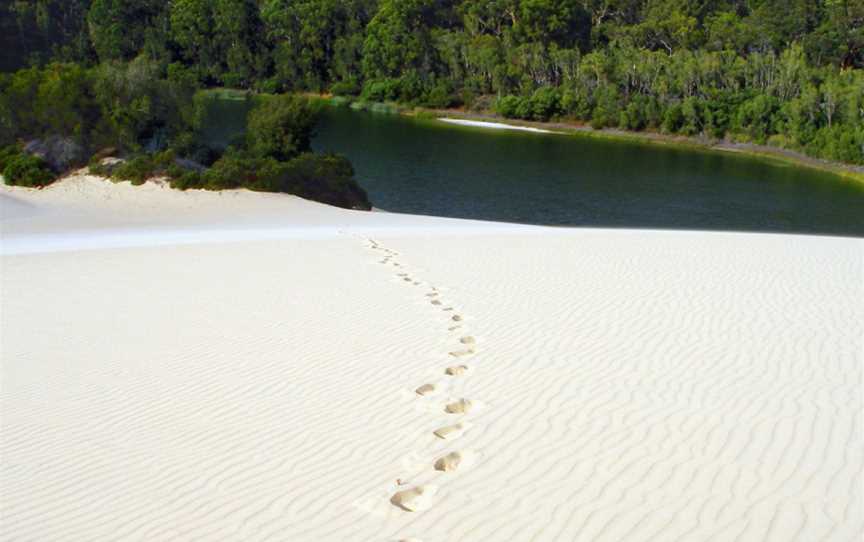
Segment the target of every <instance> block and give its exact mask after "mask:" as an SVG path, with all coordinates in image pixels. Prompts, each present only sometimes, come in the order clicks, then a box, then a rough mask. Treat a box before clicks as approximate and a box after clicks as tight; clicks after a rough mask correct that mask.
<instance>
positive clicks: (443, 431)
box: [432, 423, 468, 440]
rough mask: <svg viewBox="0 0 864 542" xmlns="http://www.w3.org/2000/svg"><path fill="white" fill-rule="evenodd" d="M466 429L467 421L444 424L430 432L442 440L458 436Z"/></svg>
mask: <svg viewBox="0 0 864 542" xmlns="http://www.w3.org/2000/svg"><path fill="white" fill-rule="evenodd" d="M467 429H468V424H467V423H456V424H453V425H445V426H444V427H439V428H438V429H436V430H435V431H433V432H432V433H433V434H434V435H435V436H436V437H438V438H440V439H444V440H451V439H454V438H458V437H460V436H461V435H462V433H464V432H465V431H466V430H467Z"/></svg>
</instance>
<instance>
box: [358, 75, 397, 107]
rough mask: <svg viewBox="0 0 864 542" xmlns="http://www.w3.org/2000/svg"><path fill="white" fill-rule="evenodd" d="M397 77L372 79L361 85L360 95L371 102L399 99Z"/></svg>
mask: <svg viewBox="0 0 864 542" xmlns="http://www.w3.org/2000/svg"><path fill="white" fill-rule="evenodd" d="M399 86H400V85H399V80H398V79H372V80H370V81H367V82H366V84H365V85H363V92H362V93H361V94H360V97H361V98H362V99H363V100H367V101H372V102H386V101H393V100H397V99H399V94H400V89H399Z"/></svg>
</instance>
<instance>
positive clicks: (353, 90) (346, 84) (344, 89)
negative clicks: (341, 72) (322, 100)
mask: <svg viewBox="0 0 864 542" xmlns="http://www.w3.org/2000/svg"><path fill="white" fill-rule="evenodd" d="M359 91H360V86H359V85H358V84H357V81H356V80H354V79H350V80H348V81H339V82H338V83H333V84H332V85H331V86H330V93H331V94H332V95H333V96H356V95H357V94H358V93H359Z"/></svg>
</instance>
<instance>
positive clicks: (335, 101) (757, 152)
mask: <svg viewBox="0 0 864 542" xmlns="http://www.w3.org/2000/svg"><path fill="white" fill-rule="evenodd" d="M300 94H302V95H304V96H308V97H312V98H317V99H320V100H323V101H325V102H326V103H327V104H328V105H330V106H334V107H341V106H346V105H347V106H352V105H353V104H363V106H362V107H354V108H355V109H359V110H368V111H376V112H386V113H391V114H398V115H401V116H405V117H417V118H433V119H437V120H443V119H452V120H460V121H475V122H482V123H488V124H500V125H505V126H514V127H521V128H525V129H530V130H527V131H534V132H538V133H551V134H558V135H573V136H582V137H594V138H601V139H610V140H617V141H631V142H638V143H648V144H653V145H666V146H675V147H680V148H685V149H692V150H700V151H706V152H721V153H734V154H738V155H741V156H747V157H750V158H757V159H763V160H769V161H774V162H780V163H783V164H787V165H794V166H798V167H804V168H808V169H812V170H816V171H821V172H824V173H831V174H834V175H837V176H838V177H841V178H842V179H846V180H851V181H853V182H856V183H859V184H861V185H864V166H856V165H853V164H846V163H843V162H834V161H831V160H825V159H822V158H815V157H812V156H808V155H806V154H804V153H801V152H798V151H794V150H791V149H783V148H780V147H773V146H770V145H757V144H754V143H734V142H731V141H722V140H713V139H708V138H699V137H691V136H683V135H670V134H661V133H659V132H647V131H643V132H633V131H630V130H622V129H620V128H604V129H602V130H596V129H594V128H592V127H591V126H589V125H587V124H580V123H577V122H568V121H564V120H556V121H549V122H541V121H530V120H521V119H508V118H505V117H502V116H500V115H498V114H497V113H494V112H492V111H481V112H472V111H466V110H464V109H459V108H450V109H435V108H425V107H410V106H407V105H404V104H400V103H395V102H394V103H390V102H388V103H379V102H360V101H358V100H356V99H354V98H342V97H337V96H333V95H331V94H315V93H300ZM452 120H451V121H450V123H451V124H458V123H454V122H452Z"/></svg>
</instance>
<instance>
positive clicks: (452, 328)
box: [447, 326, 462, 331]
mask: <svg viewBox="0 0 864 542" xmlns="http://www.w3.org/2000/svg"><path fill="white" fill-rule="evenodd" d="M461 327H462V326H450V327H448V328H447V331H456V330H457V329H459V328H461Z"/></svg>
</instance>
